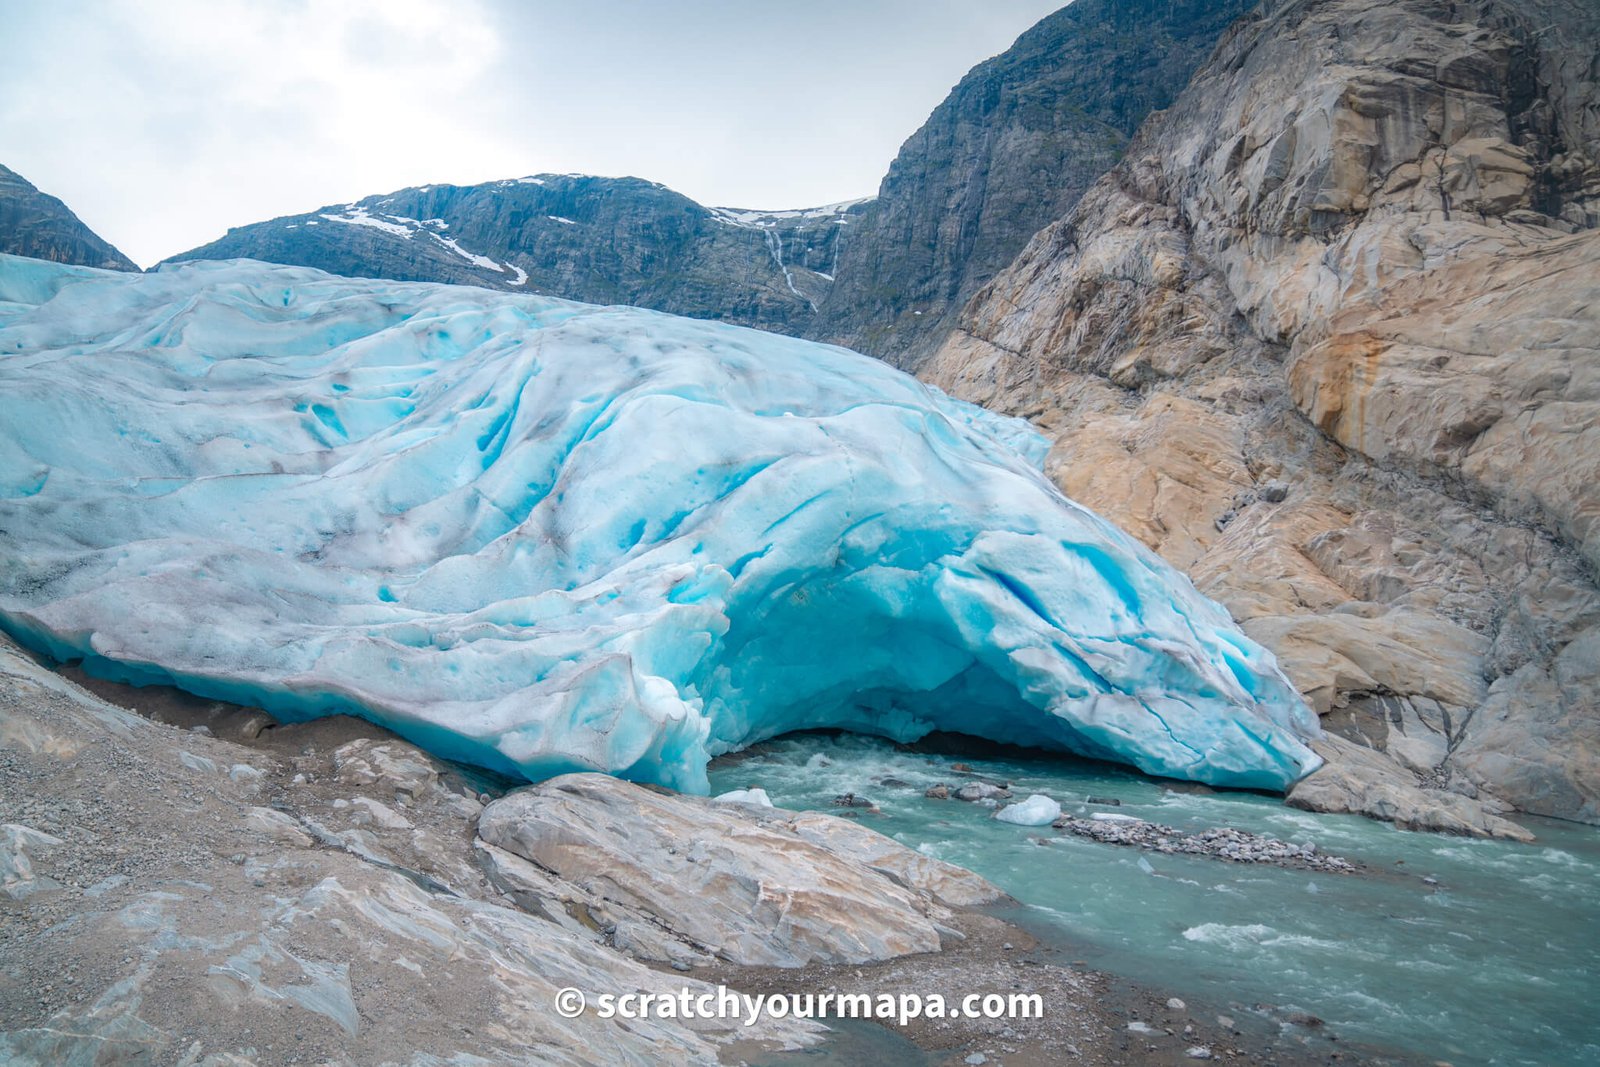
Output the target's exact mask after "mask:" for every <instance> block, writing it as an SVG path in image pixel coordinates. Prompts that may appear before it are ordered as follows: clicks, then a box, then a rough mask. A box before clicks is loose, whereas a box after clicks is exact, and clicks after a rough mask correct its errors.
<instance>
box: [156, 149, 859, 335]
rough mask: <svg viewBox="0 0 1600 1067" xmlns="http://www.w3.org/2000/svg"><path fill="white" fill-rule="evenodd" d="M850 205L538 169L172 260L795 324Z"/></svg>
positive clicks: (818, 288)
mask: <svg viewBox="0 0 1600 1067" xmlns="http://www.w3.org/2000/svg"><path fill="white" fill-rule="evenodd" d="M863 207H864V202H856V203H850V204H833V205H828V206H826V207H820V208H811V209H804V210H796V211H747V210H741V209H734V208H707V207H702V206H701V205H700V204H697V203H695V202H694V201H693V200H690V199H689V198H688V197H686V196H683V195H681V194H679V193H675V192H673V191H672V190H670V189H668V188H666V187H665V186H662V185H658V184H656V183H654V182H647V181H642V180H640V179H638V178H595V177H588V176H584V175H570V174H568V175H558V174H543V175H537V176H533V177H527V178H518V179H514V180H509V181H498V182H490V183H487V184H485V185H473V186H456V185H430V186H420V187H417V188H413V189H402V190H400V191H399V192H396V193H391V194H389V195H387V196H371V197H367V198H366V199H365V200H361V201H358V202H355V203H350V204H339V205H334V206H331V207H325V208H322V209H320V210H317V211H312V212H308V213H306V214H304V215H294V216H288V217H285V218H279V219H273V220H271V221H269V222H260V223H255V224H253V225H249V226H241V227H238V228H236V229H232V230H229V231H228V233H227V235H226V236H224V237H223V238H222V239H221V240H218V241H214V242H212V243H211V244H208V245H205V246H203V247H200V248H196V249H194V250H192V251H190V252H185V253H182V254H181V255H177V256H174V257H172V260H173V261H182V260H194V259H239V258H244V259H260V260H265V261H267V262H271V263H288V264H295V265H299V266H307V267H317V268H319V269H322V270H326V271H329V272H331V273H334V274H344V275H350V276H354V277H363V278H395V279H399V280H401V281H440V282H453V283H458V284H464V285H479V286H485V287H488V288H495V289H507V290H511V291H526V292H535V293H544V294H546V295H550V296H560V297H565V298H567V299H572V300H583V301H587V302H590V303H597V304H632V305H635V306H638V307H646V308H652V309H654V310H657V311H668V312H672V313H674V314H678V315H688V316H692V317H694V318H709V319H722V320H725V321H728V322H734V323H738V324H740V325H743V326H756V327H760V328H763V329H769V330H776V331H779V332H785V333H799V332H801V331H802V328H803V327H804V326H805V325H806V324H807V322H808V321H809V320H810V318H811V317H812V315H813V314H814V311H815V308H816V306H817V304H818V303H819V302H820V300H821V299H822V297H823V295H824V294H825V293H826V291H827V289H828V285H829V283H830V281H831V280H832V275H833V270H834V269H835V266H836V263H837V260H838V258H839V254H840V247H841V242H842V238H843V236H844V235H845V234H846V233H848V232H849V230H850V227H851V226H852V224H854V223H855V222H856V221H857V220H858V219H859V216H860V213H861V210H862V208H863Z"/></svg>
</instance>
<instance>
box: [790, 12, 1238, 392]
mask: <svg viewBox="0 0 1600 1067" xmlns="http://www.w3.org/2000/svg"><path fill="white" fill-rule="evenodd" d="M1254 6H1255V0H1078V2H1077V3H1074V4H1072V5H1071V6H1070V7H1065V8H1063V9H1062V10H1060V11H1057V12H1056V13H1055V14H1053V15H1050V16H1048V17H1047V18H1045V19H1043V20H1042V21H1040V22H1039V23H1038V24H1037V25H1035V26H1034V27H1033V28H1032V29H1030V30H1029V31H1028V32H1027V33H1024V34H1023V35H1022V36H1021V37H1020V38H1018V39H1017V42H1016V44H1014V45H1012V47H1011V48H1010V49H1009V50H1007V51H1006V52H1004V53H1002V54H1001V55H999V56H996V57H995V58H993V59H991V60H988V61H987V62H985V63H981V64H979V65H978V66H977V67H975V68H973V70H972V71H971V72H970V73H968V74H967V76H966V77H965V78H963V79H962V80H961V82H960V84H958V85H957V86H956V87H955V88H954V89H953V90H952V91H951V93H950V95H949V96H948V97H947V98H946V99H945V101H944V102H943V103H942V104H940V105H939V106H938V108H936V109H935V110H934V112H933V114H932V115H931V116H930V117H929V118H928V121H927V122H926V123H925V124H924V125H923V127H922V128H921V129H920V130H918V131H917V132H916V133H914V134H912V135H911V137H910V139H909V140H907V141H906V143H905V144H904V145H903V146H902V147H901V149H900V154H899V155H898V156H897V157H896V158H895V160H894V162H893V163H892V164H890V167H889V173H888V175H887V176H886V177H885V178H884V179H883V184H882V186H881V187H880V188H879V190H878V198H877V200H876V202H875V203H873V204H872V205H871V206H870V207H869V208H868V209H867V210H866V212H865V215H864V218H863V219H862V222H861V225H860V226H859V227H858V228H857V229H856V231H855V232H853V233H852V234H851V239H850V240H849V241H848V242H846V243H845V244H844V246H843V248H842V250H841V252H840V256H839V270H838V272H837V277H838V281H837V282H836V283H835V285H834V287H833V289H832V290H831V291H830V292H829V293H828V296H827V299H826V300H824V301H823V303H822V309H821V315H820V316H819V317H818V319H817V321H816V323H815V324H814V325H813V326H812V327H811V328H810V330H809V334H808V335H809V336H811V337H814V338H816V339H817V340H823V341H831V342H834V343H837V344H843V345H845V346H847V347H850V348H855V349H857V350H859V351H862V352H866V353H868V354H869V355H874V356H878V357H880V358H883V359H886V360H888V361H889V362H891V363H894V364H896V365H897V366H901V367H905V368H908V369H909V368H913V367H915V366H916V364H917V363H918V362H919V361H920V360H921V359H922V358H923V357H924V356H925V355H927V354H928V351H929V350H930V349H931V347H932V346H936V345H937V343H938V342H939V340H941V339H942V338H943V336H944V335H945V334H946V333H947V332H948V330H949V328H950V326H952V325H953V324H954V318H955V315H956V313H957V312H958V311H959V310H960V309H961V306H962V305H963V304H964V303H965V302H966V301H967V299H968V298H969V297H971V296H972V294H973V293H975V292H976V291H977V290H978V289H979V288H980V287H981V286H982V285H983V284H984V283H985V282H987V281H988V280H989V279H990V278H992V277H993V276H994V275H995V274H997V273H998V272H999V271H1000V270H1001V269H1003V268H1004V267H1006V266H1007V265H1008V264H1009V263H1010V262H1011V261H1012V260H1013V259H1014V258H1015V257H1016V256H1017V254H1018V253H1019V252H1021V251H1022V249H1023V246H1024V245H1026V244H1027V243H1028V239H1029V238H1030V237H1032V236H1033V234H1034V233H1035V232H1036V231H1037V230H1039V229H1040V228H1041V227H1042V226H1044V225H1046V224H1047V223H1049V222H1051V221H1053V220H1054V219H1056V218H1058V217H1060V216H1061V215H1062V214H1063V213H1065V212H1066V211H1067V210H1068V209H1069V208H1071V206H1072V205H1073V204H1075V203H1076V202H1077V201H1078V198H1079V197H1080V196H1082V195H1083V193H1084V192H1085V190H1087V189H1088V188H1089V186H1091V185H1092V184H1093V183H1094V182H1095V180H1096V179H1098V178H1099V177H1100V175H1102V174H1104V173H1105V172H1106V171H1107V170H1108V169H1110V167H1111V166H1112V164H1114V163H1115V162H1116V161H1117V159H1118V158H1119V157H1120V156H1121V154H1122V151H1123V148H1124V146H1125V145H1126V144H1127V143H1128V139H1129V138H1130V137H1131V136H1132V135H1133V133H1134V131H1135V130H1136V129H1137V128H1138V126H1139V124H1140V122H1142V121H1143V120H1144V117H1145V116H1146V115H1148V114H1149V113H1150V112H1151V111H1154V110H1157V109H1159V108H1163V107H1166V106H1167V104H1168V103H1170V102H1171V100H1172V99H1173V97H1174V96H1176V95H1177V93H1178V92H1179V91H1180V90H1181V89H1182V88H1183V87H1184V85H1185V84H1186V83H1187V82H1188V80H1189V75H1190V74H1191V73H1192V72H1193V71H1194V69H1195V68H1196V67H1197V66H1198V65H1199V64H1200V63H1201V62H1202V61H1203V60H1204V59H1205V58H1206V57H1207V56H1208V55H1209V54H1210V53H1211V50H1212V48H1213V46H1214V45H1215V44H1216V42H1217V39H1218V38H1219V37H1220V36H1221V35H1222V32H1223V30H1224V29H1226V28H1227V26H1228V24H1229V23H1231V22H1232V21H1233V20H1234V19H1235V18H1237V17H1239V16H1240V15H1242V14H1244V13H1245V12H1246V11H1248V10H1250V9H1251V8H1252V7H1254Z"/></svg>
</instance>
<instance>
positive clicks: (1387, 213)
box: [922, 0, 1600, 825]
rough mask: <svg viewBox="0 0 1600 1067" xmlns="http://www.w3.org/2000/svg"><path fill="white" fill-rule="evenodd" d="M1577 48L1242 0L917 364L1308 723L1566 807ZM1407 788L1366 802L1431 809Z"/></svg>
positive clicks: (1593, 491) (1591, 118)
mask: <svg viewBox="0 0 1600 1067" xmlns="http://www.w3.org/2000/svg"><path fill="white" fill-rule="evenodd" d="M1597 41H1600V11H1597V10H1596V9H1595V8H1593V6H1592V5H1582V4H1578V3H1572V2H1566V0H1518V2H1481V3H1455V4H1446V3H1435V2H1432V0H1403V2H1389V0H1385V2H1376V0H1298V2H1292V3H1278V4H1269V5H1267V6H1266V7H1264V8H1263V9H1262V11H1260V12H1258V13H1257V14H1255V15H1253V16H1251V17H1250V18H1248V19H1245V20H1242V21H1241V23H1240V24H1239V25H1238V26H1237V27H1235V29H1234V30H1233V31H1231V32H1230V34H1229V35H1228V37H1227V38H1226V39H1225V41H1224V43H1223V44H1222V45H1221V46H1220V47H1219V49H1218V53H1217V55H1216V57H1215V58H1214V59H1213V61H1212V62H1211V63H1209V64H1208V65H1207V66H1206V67H1205V68H1204V69H1203V70H1202V71H1201V72H1200V73H1198V74H1197V75H1196V76H1195V78H1194V81H1193V82H1192V83H1191V85H1190V87H1189V88H1188V89H1187V90H1186V91H1185V92H1184V93H1183V95H1182V96H1181V97H1180V98H1179V100H1178V101H1176V102H1175V104H1174V106H1173V107H1172V108H1171V109H1170V110H1169V111H1168V112H1166V113H1164V114H1161V115H1158V116H1155V117H1153V118H1152V119H1151V120H1150V122H1149V123H1147V125H1146V127H1145V128H1144V129H1143V130H1142V131H1141V134H1140V137H1139V138H1138V140H1137V141H1136V143H1135V144H1134V145H1133V146H1132V147H1131V148H1130V150H1129V152H1128V155H1127V158H1126V159H1125V161H1124V162H1123V163H1122V164H1121V165H1119V166H1118V167H1117V168H1116V170H1114V171H1113V172H1112V173H1110V174H1109V175H1107V176H1106V178H1104V179H1103V180H1102V181H1101V182H1100V183H1099V184H1098V185H1097V186H1096V187H1095V188H1094V189H1093V190H1092V191H1091V192H1090V193H1089V194H1087V195H1086V196H1085V197H1084V198H1083V200H1082V201H1081V202H1080V203H1079V204H1078V206H1077V207H1076V208H1075V209H1074V210H1073V211H1072V212H1071V213H1069V214H1068V215H1067V216H1065V217H1064V218H1062V219H1061V220H1059V221H1058V222H1056V223H1054V224H1052V225H1051V226H1049V227H1047V228H1046V229H1045V230H1043V231H1041V232H1040V233H1039V234H1038V235H1037V236H1036V237H1035V238H1034V240H1033V241H1032V242H1031V243H1030V245H1029V247H1028V248H1027V250H1026V251H1025V252H1024V253H1023V254H1022V255H1021V256H1020V257H1019V258H1018V260H1017V261H1016V262H1015V263H1014V264H1013V265H1012V266H1011V267H1010V268H1009V269H1008V270H1007V271H1006V272H1005V273H1004V274H1003V275H1002V276H1000V277H999V278H997V279H996V280H995V281H994V282H993V283H992V284H991V285H990V286H989V287H988V288H986V289H985V290H984V291H983V292H981V293H980V294H979V295H978V296H977V297H976V298H975V299H974V300H973V301H972V302H971V303H970V304H969V306H968V307H967V309H966V311H965V312H964V315H963V321H962V328H961V329H960V330H958V331H956V332H955V333H954V334H952V335H951V336H950V337H949V338H948V339H947V341H946V343H945V344H944V346H943V348H942V349H941V350H940V352H939V353H938V354H937V356H936V357H935V358H934V360H933V361H932V362H931V363H930V364H929V365H928V366H926V367H925V368H924V369H923V372H922V373H923V376H924V377H926V378H928V379H929V380H931V381H933V382H935V383H936V384H939V385H942V386H944V387H945V388H947V389H949V390H951V391H953V392H955V393H956V394H957V395H960V396H963V397H965V398H967V399H973V400H978V401H980V402H982V403H985V404H988V405H989V406H991V407H995V408H998V409H1000V410H1003V411H1008V412H1011V413H1015V414H1022V415H1027V416H1029V417H1031V418H1033V419H1034V420H1035V421H1036V422H1038V423H1040V424H1041V425H1043V426H1045V427H1047V428H1048V429H1050V430H1051V431H1052V432H1054V433H1055V435H1056V442H1055V446H1054V449H1053V452H1052V455H1051V458H1050V464H1049V465H1050V470H1051V472H1052V474H1053V476H1054V477H1055V479H1056V480H1057V483H1058V484H1060V485H1061V486H1062V487H1063V488H1064V489H1065V490H1066V491H1067V492H1069V493H1071V494H1072V495H1073V496H1074V497H1075V498H1076V499H1079V500H1081V501H1083V502H1084V503H1085V504H1087V505H1088V506H1090V507H1093V508H1095V509H1097V510H1099V511H1101V512H1102V513H1104V514H1107V515H1110V516H1111V517H1113V518H1114V519H1116V520H1117V521H1119V522H1121V523H1122V524H1124V525H1125V526H1126V527H1127V528H1128V529H1129V530H1130V531H1132V532H1134V533H1135V534H1136V535H1137V536H1139V537H1141V538H1142V539H1143V540H1145V541H1146V543H1148V544H1150V545H1151V546H1152V547H1154V548H1156V549H1157V550H1158V551H1160V552H1162V553H1164V554H1166V555H1167V556H1168V558H1169V559H1172V560H1173V561H1175V562H1178V563H1179V564H1180V565H1182V566H1184V567H1186V568H1187V569H1188V570H1189V572H1190V574H1191V576H1192V577H1193V578H1194V579H1195V581H1196V583H1197V585H1199V586H1200V588H1201V589H1203V590H1205V591H1206V592H1207V593H1209V594H1210V595H1212V596H1214V597H1217V598H1218V599H1219V600H1221V601H1222V602H1223V603H1224V604H1226V605H1227V606H1228V607H1229V608H1230V610H1231V611H1232V612H1233V614H1234V616H1235V617H1236V618H1237V619H1239V620H1240V622H1241V623H1242V625H1243V627H1244V629H1245V630H1246V632H1248V633H1250V634H1251V635H1252V636H1253V637H1255V638H1256V639H1258V640H1260V641H1262V642H1263V643H1264V644H1266V645H1267V646H1268V647H1270V648H1272V649H1274V651H1275V652H1276V653H1277V655H1278V656H1279V658H1280V660H1281V661H1282V662H1283V664H1284V666H1285V669H1286V670H1287V671H1288V673H1289V674H1290V676H1291V678H1293V679H1294V680H1295V681H1296V683H1297V684H1298V685H1299V686H1300V688H1301V690H1302V691H1303V692H1304V693H1305V694H1306V696H1307V697H1308V699H1309V700H1310V701H1311V702H1312V703H1313V705H1314V706H1315V707H1316V708H1317V709H1318V710H1319V711H1320V712H1322V713H1323V715H1324V725H1325V726H1329V727H1332V728H1334V729H1335V730H1336V731H1337V732H1340V733H1342V734H1344V735H1346V736H1347V737H1349V738H1352V739H1355V740H1358V741H1361V742H1362V743H1364V744H1367V745H1369V746H1371V747H1373V748H1376V749H1379V750H1381V751H1384V752H1385V753H1386V754H1387V756H1388V757H1389V758H1390V760H1391V762H1392V763H1394V764H1397V765H1398V767H1399V768H1401V769H1403V770H1404V771H1405V772H1406V774H1407V775H1408V776H1409V780H1415V781H1417V782H1418V783H1419V784H1424V785H1429V786H1434V787H1443V788H1450V789H1453V790H1455V791H1457V792H1459V793H1463V794H1467V795H1470V796H1477V795H1479V794H1480V792H1492V793H1494V794H1498V796H1499V797H1501V798H1503V799H1504V800H1506V801H1509V802H1510V803H1511V804H1514V805H1515V806H1516V807H1518V808H1520V809H1521V810H1524V811H1530V812H1539V813H1545V814H1552V815H1558V816H1563V817H1568V818H1580V819H1587V820H1595V819H1597V818H1600V799H1597V798H1600V774H1597V769H1600V765H1597V757H1600V723H1597V721H1596V715H1595V708H1596V707H1597V706H1600V664H1597V660H1600V655H1597V652H1596V645H1597V634H1600V631H1597V624H1600V592H1597V590H1596V587H1595V582H1594V577H1593V575H1594V569H1595V568H1596V566H1597V565H1600V544H1597V533H1596V525H1595V516H1596V515H1597V514H1600V479H1597V478H1596V477H1595V475H1596V473H1597V470H1596V459H1595V456H1596V455H1597V454H1600V450H1597V448H1596V445H1597V443H1600V442H1597V441H1596V440H1595V436H1596V434H1597V432H1600V431H1597V430H1596V429H1595V427H1596V426H1597V424H1600V381H1597V380H1596V378H1595V367H1596V365H1597V356H1600V311H1597V309H1600V271H1597V270H1596V269H1595V265H1596V259H1597V257H1600V234H1597V233H1595V231H1594V230H1593V227H1594V226H1595V224H1596V222H1597V221H1600V219H1597V216H1596V204H1597V195H1600V169H1597V167H1596V164H1595V162H1594V161H1595V160H1596V159H1600V125H1597V122H1596V118H1595V116H1596V114H1597V113H1600V82H1597V79H1596V78H1595V75H1594V70H1593V58H1592V57H1593V56H1594V54H1595V52H1596V44H1597ZM1345 762H1346V764H1347V767H1346V769H1347V770H1348V769H1349V768H1350V767H1352V766H1354V761H1345ZM1335 770H1337V768H1335ZM1327 773H1330V774H1331V773H1334V771H1332V770H1331V771H1329V772H1327ZM1354 773H1356V774H1357V776H1358V777H1359V768H1357V770H1356V771H1355V772H1354ZM1369 778H1370V776H1369ZM1316 780H1317V779H1316V777H1314V778H1313V779H1312V780H1311V782H1308V783H1307V784H1306V785H1305V786H1302V787H1301V788H1302V790H1306V791H1308V794H1309V793H1314V792H1315V790H1312V789H1311V783H1313V782H1316ZM1403 785H1404V780H1402V781H1399V782H1396V781H1393V780H1390V781H1385V782H1383V783H1381V788H1379V787H1378V785H1377V784H1375V785H1374V788H1373V790H1372V791H1371V794H1370V797H1369V799H1370V800H1371V803H1370V804H1369V805H1368V806H1367V810H1368V811H1369V812H1370V813H1375V814H1380V815H1384V814H1391V813H1393V812H1395V811H1397V810H1400V809H1402V808H1404V809H1405V810H1407V811H1408V812H1410V813H1411V815H1410V816H1409V818H1410V820H1411V821H1413V822H1417V823H1426V822H1427V821H1428V819H1427V818H1426V817H1425V816H1420V815H1417V814H1416V813H1417V812H1419V811H1423V810H1425V805H1424V804H1423V801H1424V800H1425V797H1423V798H1419V797H1415V796H1411V797H1407V798H1405V799H1404V801H1403V802H1402V801H1401V800H1400V799H1397V798H1398V793H1396V790H1397V789H1400V788H1401V787H1402V786H1403ZM1298 792H1299V791H1297V793H1298ZM1323 792H1324V793H1328V792H1330V790H1328V789H1324V790H1323ZM1346 792H1347V795H1346V797H1345V799H1343V800H1341V801H1340V803H1341V804H1342V805H1344V806H1345V807H1349V806H1350V805H1351V802H1350V800H1349V798H1348V791H1346ZM1435 795H1436V796H1440V798H1441V803H1443V801H1444V800H1446V799H1449V800H1450V805H1451V806H1452V807H1453V808H1454V800H1453V798H1444V797H1442V795H1441V794H1435ZM1301 799H1302V801H1303V802H1306V803H1314V802H1315V798H1314V797H1311V798H1310V799H1308V798H1306V797H1302V798H1301ZM1357 806H1359V805H1357ZM1495 810H1496V809H1495V807H1494V803H1493V801H1492V800H1491V801H1490V802H1489V811H1490V813H1493V812H1494V811H1495ZM1468 821H1472V820H1468ZM1482 825H1489V824H1486V823H1485V824H1482Z"/></svg>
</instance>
